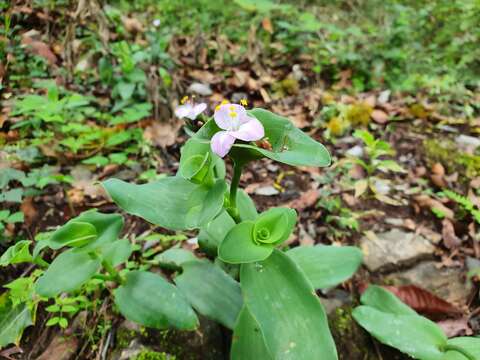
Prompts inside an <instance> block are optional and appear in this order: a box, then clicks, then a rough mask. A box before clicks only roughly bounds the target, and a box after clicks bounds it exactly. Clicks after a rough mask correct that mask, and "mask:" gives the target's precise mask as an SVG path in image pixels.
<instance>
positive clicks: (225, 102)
mask: <svg viewBox="0 0 480 360" xmlns="http://www.w3.org/2000/svg"><path fill="white" fill-rule="evenodd" d="M226 104H228V100H223V101H222V103H221V104H220V105H226Z"/></svg>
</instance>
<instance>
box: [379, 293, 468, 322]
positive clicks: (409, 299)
mask: <svg viewBox="0 0 480 360" xmlns="http://www.w3.org/2000/svg"><path fill="white" fill-rule="evenodd" d="M382 287H383V288H385V289H387V290H388V291H390V292H392V293H393V294H394V295H395V296H397V297H398V298H399V299H400V300H402V301H403V302H404V303H405V304H407V305H408V306H410V307H411V308H412V309H413V310H415V311H417V312H419V313H420V314H422V315H425V316H427V317H429V318H431V319H439V318H442V317H445V316H452V315H459V314H462V313H463V311H462V310H461V309H459V308H457V307H456V306H454V305H452V304H450V303H449V302H447V301H445V300H443V299H441V298H439V297H438V296H437V295H434V294H432V293H431V292H430V291H428V290H425V289H422V288H420V287H418V286H416V285H404V286H382Z"/></svg>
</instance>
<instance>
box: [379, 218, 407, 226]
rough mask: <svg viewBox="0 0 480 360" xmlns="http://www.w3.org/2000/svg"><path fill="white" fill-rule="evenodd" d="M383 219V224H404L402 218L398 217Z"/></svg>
mask: <svg viewBox="0 0 480 360" xmlns="http://www.w3.org/2000/svg"><path fill="white" fill-rule="evenodd" d="M384 221H385V224H388V225H392V226H398V227H402V226H403V224H404V222H403V219H399V218H386V219H385V220H384Z"/></svg>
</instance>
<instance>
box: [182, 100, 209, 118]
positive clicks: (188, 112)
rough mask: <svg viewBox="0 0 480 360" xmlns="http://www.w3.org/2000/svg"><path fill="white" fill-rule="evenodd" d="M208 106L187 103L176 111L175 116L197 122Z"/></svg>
mask: <svg viewBox="0 0 480 360" xmlns="http://www.w3.org/2000/svg"><path fill="white" fill-rule="evenodd" d="M206 108H207V104H205V103H200V104H193V103H191V102H185V103H184V104H183V105H180V106H179V107H177V108H176V109H175V115H176V116H177V117H178V118H184V117H186V118H189V119H190V120H195V119H196V118H197V116H198V115H200V114H201V113H202V112H204V111H205V109H206Z"/></svg>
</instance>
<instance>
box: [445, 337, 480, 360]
mask: <svg viewBox="0 0 480 360" xmlns="http://www.w3.org/2000/svg"><path fill="white" fill-rule="evenodd" d="M447 346H448V347H449V348H452V349H453V348H454V347H457V348H460V349H462V351H464V352H465V353H468V354H469V355H470V356H471V357H473V359H480V337H474V336H460V337H456V338H453V339H448V341H447Z"/></svg>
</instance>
